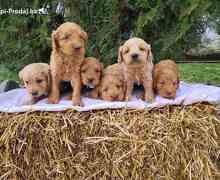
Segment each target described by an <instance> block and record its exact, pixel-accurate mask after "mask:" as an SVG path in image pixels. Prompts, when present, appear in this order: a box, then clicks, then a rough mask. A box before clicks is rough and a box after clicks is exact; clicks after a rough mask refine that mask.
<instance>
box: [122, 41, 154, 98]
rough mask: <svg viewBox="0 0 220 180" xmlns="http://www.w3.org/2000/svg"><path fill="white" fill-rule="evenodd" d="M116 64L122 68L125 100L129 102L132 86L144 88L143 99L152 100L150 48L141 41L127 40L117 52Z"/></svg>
mask: <svg viewBox="0 0 220 180" xmlns="http://www.w3.org/2000/svg"><path fill="white" fill-rule="evenodd" d="M118 62H119V63H120V64H122V66H123V73H124V77H125V82H126V93H125V100H126V101H129V100H130V98H131V94H132V91H133V87H134V84H135V83H136V84H137V85H143V86H144V90H145V93H144V99H145V100H146V101H148V102H150V101H152V100H153V99H154V93H153V75H152V73H153V55H152V52H151V47H150V45H149V44H147V43H146V42H145V41H144V40H143V39H140V38H136V37H135V38H131V39H129V40H127V41H126V42H125V43H124V44H123V45H122V46H121V47H120V48H119V52H118Z"/></svg>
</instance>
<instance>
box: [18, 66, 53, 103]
mask: <svg viewBox="0 0 220 180" xmlns="http://www.w3.org/2000/svg"><path fill="white" fill-rule="evenodd" d="M19 78H20V79H21V80H22V81H23V82H24V86H25V88H26V89H27V91H28V93H29V95H30V102H28V103H27V104H34V103H36V102H37V101H38V100H40V99H41V98H42V97H46V96H47V95H48V93H49V91H50V85H51V78H50V68H49V65H48V64H46V63H33V64H29V65H27V66H25V67H24V68H23V69H22V70H21V71H20V72H19Z"/></svg>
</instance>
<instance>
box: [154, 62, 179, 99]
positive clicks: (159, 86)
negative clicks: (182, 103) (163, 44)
mask: <svg viewBox="0 0 220 180" xmlns="http://www.w3.org/2000/svg"><path fill="white" fill-rule="evenodd" d="M153 79H154V89H155V91H156V92H157V93H158V94H159V95H160V96H161V97H164V98H169V99H174V98H175V97H176V91H177V89H178V87H179V70H178V67H177V65H176V63H175V62H174V61H172V60H170V59H166V60H162V61H160V62H159V63H158V64H156V65H155V67H154V72H153Z"/></svg>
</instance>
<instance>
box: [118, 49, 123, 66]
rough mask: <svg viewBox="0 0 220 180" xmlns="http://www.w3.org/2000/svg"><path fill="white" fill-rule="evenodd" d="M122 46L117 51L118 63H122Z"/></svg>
mask: <svg viewBox="0 0 220 180" xmlns="http://www.w3.org/2000/svg"><path fill="white" fill-rule="evenodd" d="M122 50H123V46H120V47H119V49H118V63H122V62H123V55H122Z"/></svg>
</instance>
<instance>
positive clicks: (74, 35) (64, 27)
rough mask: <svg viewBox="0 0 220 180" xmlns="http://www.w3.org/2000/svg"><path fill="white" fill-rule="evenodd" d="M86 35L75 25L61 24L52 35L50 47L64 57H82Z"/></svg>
mask: <svg viewBox="0 0 220 180" xmlns="http://www.w3.org/2000/svg"><path fill="white" fill-rule="evenodd" d="M87 39H88V37H87V33H86V32H85V31H83V30H82V29H81V27H80V26H79V25H78V24H76V23H71V22H66V23H63V24H61V25H60V26H59V27H58V28H57V30H56V31H54V32H53V33H52V47H53V49H55V50H56V51H61V52H62V53H63V54H65V55H70V56H71V55H76V56H77V55H78V56H80V55H84V54H85V44H86V41H87Z"/></svg>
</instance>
